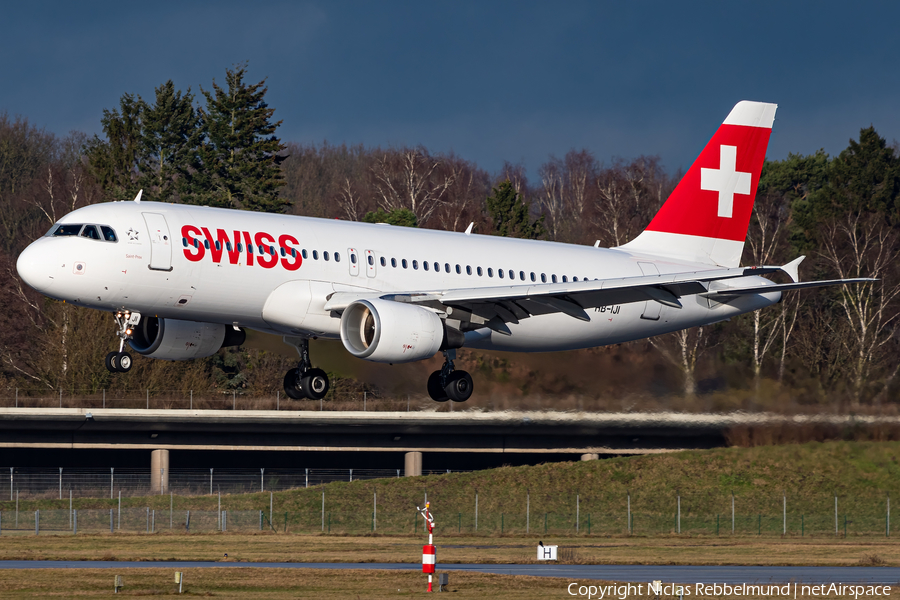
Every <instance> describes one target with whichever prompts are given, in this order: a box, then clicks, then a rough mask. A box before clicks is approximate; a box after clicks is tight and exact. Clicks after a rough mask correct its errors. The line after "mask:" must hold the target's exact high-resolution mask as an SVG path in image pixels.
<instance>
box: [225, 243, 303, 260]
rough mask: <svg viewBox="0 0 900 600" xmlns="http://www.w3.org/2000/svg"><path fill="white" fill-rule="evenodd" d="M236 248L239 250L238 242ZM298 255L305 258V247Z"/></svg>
mask: <svg viewBox="0 0 900 600" xmlns="http://www.w3.org/2000/svg"><path fill="white" fill-rule="evenodd" d="M238 250H240V244H238ZM300 256H302V257H303V258H306V248H304V249H303V250H302V251H301V252H300Z"/></svg>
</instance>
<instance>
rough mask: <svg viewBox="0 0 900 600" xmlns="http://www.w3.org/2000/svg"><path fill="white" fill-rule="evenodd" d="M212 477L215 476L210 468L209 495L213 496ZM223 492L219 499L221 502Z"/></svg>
mask: <svg viewBox="0 0 900 600" xmlns="http://www.w3.org/2000/svg"><path fill="white" fill-rule="evenodd" d="M212 478H213V470H212V469H210V470H209V495H210V496H212ZM221 498H222V494H219V501H220V502H221Z"/></svg>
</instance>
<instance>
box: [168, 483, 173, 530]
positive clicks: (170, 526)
mask: <svg viewBox="0 0 900 600" xmlns="http://www.w3.org/2000/svg"><path fill="white" fill-rule="evenodd" d="M173 507H174V501H173V498H172V492H169V529H172V525H173V519H174V517H173V516H172V509H173Z"/></svg>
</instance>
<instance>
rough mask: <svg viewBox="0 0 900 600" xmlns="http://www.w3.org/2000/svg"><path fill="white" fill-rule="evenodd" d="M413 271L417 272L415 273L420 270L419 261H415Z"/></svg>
mask: <svg viewBox="0 0 900 600" xmlns="http://www.w3.org/2000/svg"><path fill="white" fill-rule="evenodd" d="M413 270H415V271H418V270H419V261H417V260H414V261H413Z"/></svg>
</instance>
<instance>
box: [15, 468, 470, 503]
mask: <svg viewBox="0 0 900 600" xmlns="http://www.w3.org/2000/svg"><path fill="white" fill-rule="evenodd" d="M449 472H450V471H449V470H438V471H435V470H423V471H422V474H423V475H438V474H441V473H449ZM455 472H457V473H459V472H463V471H455ZM402 474H403V472H402V470H401V469H307V468H303V469H277V468H276V469H266V468H261V469H175V468H173V469H171V470H170V471H169V473H168V480H169V481H168V487H166V488H165V489H162V490H157V491H156V493H162V494H168V493H174V494H176V495H178V496H199V495H204V494H214V493H218V492H221V493H223V494H241V493H252V492H268V491H272V492H280V491H284V490H289V489H297V488H308V487H311V486H316V485H321V484H324V483H331V482H333V481H348V482H349V481H358V480H362V479H383V478H387V477H401V476H402ZM150 490H151V485H150V469H135V468H115V467H111V468H108V469H103V468H100V469H92V468H71V469H70V468H63V467H58V468H41V467H5V468H3V467H0V501H4V500H6V499H9V500H10V501H14V500H15V498H16V497H17V494H18V495H19V497H21V498H23V499H25V498H58V499H60V500H62V499H65V498H68V497H69V496H70V493H71V495H72V496H73V497H75V498H113V497H114V496H116V495H117V494H118V493H119V492H121V493H122V494H124V495H126V496H147V495H150V493H151V491H150Z"/></svg>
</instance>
